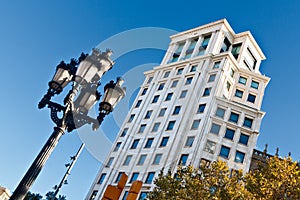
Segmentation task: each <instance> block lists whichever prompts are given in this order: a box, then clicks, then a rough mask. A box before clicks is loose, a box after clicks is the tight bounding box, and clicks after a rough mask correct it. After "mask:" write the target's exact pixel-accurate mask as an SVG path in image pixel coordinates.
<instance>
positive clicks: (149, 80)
mask: <svg viewBox="0 0 300 200" xmlns="http://www.w3.org/2000/svg"><path fill="white" fill-rule="evenodd" d="M152 80H153V76H151V77H149V79H148V81H147V84H148V83H151V81H152Z"/></svg>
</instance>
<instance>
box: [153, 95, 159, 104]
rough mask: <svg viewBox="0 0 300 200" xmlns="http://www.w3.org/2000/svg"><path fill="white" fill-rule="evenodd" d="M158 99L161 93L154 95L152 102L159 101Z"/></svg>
mask: <svg viewBox="0 0 300 200" xmlns="http://www.w3.org/2000/svg"><path fill="white" fill-rule="evenodd" d="M158 99H159V95H155V96H154V97H153V100H152V103H156V102H157V101H158Z"/></svg>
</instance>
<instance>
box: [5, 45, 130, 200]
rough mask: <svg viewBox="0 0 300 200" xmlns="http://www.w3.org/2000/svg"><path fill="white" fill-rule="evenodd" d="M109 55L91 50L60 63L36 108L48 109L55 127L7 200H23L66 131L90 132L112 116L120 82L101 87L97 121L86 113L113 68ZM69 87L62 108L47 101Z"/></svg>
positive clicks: (121, 89)
mask: <svg viewBox="0 0 300 200" xmlns="http://www.w3.org/2000/svg"><path fill="white" fill-rule="evenodd" d="M111 54H112V52H111V51H110V50H106V52H100V51H99V50H98V49H93V51H92V54H91V55H88V54H83V53H82V54H81V56H80V57H79V58H78V60H76V59H71V62H70V63H69V64H66V63H65V62H63V61H62V62H61V63H60V64H59V65H58V66H57V68H56V73H55V74H54V76H53V78H52V80H51V81H50V82H49V89H48V91H47V93H46V95H45V96H44V97H43V99H42V100H41V101H40V102H39V105H38V108H39V109H41V108H44V107H45V106H47V107H48V108H50V110H51V119H52V121H53V122H54V123H55V124H56V127H54V131H53V133H52V135H51V136H50V137H49V139H48V141H47V142H46V144H45V145H44V146H43V148H42V150H41V151H40V153H39V154H38V156H37V157H36V159H35V160H34V161H33V163H32V165H31V166H30V168H29V169H28V171H27V172H26V174H25V175H24V177H23V179H22V180H21V182H20V183H19V185H18V186H17V188H16V190H15V191H14V193H13V194H12V196H11V198H10V200H22V199H24V197H25V196H26V193H27V192H28V191H29V189H30V187H31V186H32V184H33V183H34V181H35V179H36V178H37V176H38V174H39V173H40V171H41V170H42V168H43V166H44V165H45V163H46V161H47V160H48V158H49V156H50V155H51V153H52V151H53V150H54V148H55V146H56V145H57V143H58V141H59V139H60V138H61V136H62V135H63V134H64V133H65V131H66V130H67V131H68V132H71V131H72V130H74V129H77V128H79V127H81V126H83V125H85V124H92V127H93V129H94V130H95V129H97V128H98V127H99V126H100V124H101V123H102V121H103V119H104V117H105V116H106V115H108V114H109V113H110V112H112V111H113V109H114V107H115V106H116V105H117V103H118V102H119V101H120V100H121V99H122V98H123V97H124V96H125V88H124V87H122V83H123V82H124V81H123V80H122V79H121V78H117V82H116V83H114V81H110V82H109V83H108V84H107V85H106V86H105V87H104V96H103V98H102V102H101V103H100V105H99V115H98V117H97V118H96V119H94V118H92V117H90V116H88V111H89V110H90V108H91V107H92V106H93V105H94V104H95V103H96V102H97V101H98V100H99V99H100V96H101V95H100V93H99V92H98V91H97V87H98V86H99V85H100V82H99V81H100V78H101V77H102V75H103V74H104V73H105V72H106V71H108V70H109V69H111V68H112V65H113V64H114V62H113V61H112V60H111V58H110V56H111ZM77 66H78V68H77ZM69 83H72V89H71V90H70V91H69V93H68V95H67V96H66V97H65V99H64V105H61V104H58V103H55V102H53V101H51V98H52V97H53V96H54V95H58V94H60V93H61V92H62V91H63V89H64V87H65V86H67V85H68V84H69ZM60 112H62V117H61V118H59V117H58V113H60Z"/></svg>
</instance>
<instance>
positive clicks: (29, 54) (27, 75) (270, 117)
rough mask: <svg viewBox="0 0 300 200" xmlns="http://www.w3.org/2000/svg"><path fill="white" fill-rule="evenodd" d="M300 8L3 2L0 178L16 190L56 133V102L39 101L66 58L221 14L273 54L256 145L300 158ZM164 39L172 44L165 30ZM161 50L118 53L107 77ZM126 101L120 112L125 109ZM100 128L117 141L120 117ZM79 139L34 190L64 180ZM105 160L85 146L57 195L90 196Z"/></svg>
mask: <svg viewBox="0 0 300 200" xmlns="http://www.w3.org/2000/svg"><path fill="white" fill-rule="evenodd" d="M299 8H300V1H298V0H288V1H283V0H282V1H280V0H273V1H261V0H251V1H250V0H249V1H224V0H215V1H199V0H197V1H196V0H192V1H177V0H173V1H161V0H160V1H158V0H152V1H129V2H126V1H120V0H116V1H99V0H90V1H88V0H76V1H71V0H65V1H58V0H52V1H33V0H28V1H15V0H12V1H2V2H1V6H0V27H1V29H0V30H1V31H0V61H1V62H0V63H1V64H0V66H1V78H0V85H1V92H2V93H1V99H0V102H1V103H0V122H1V126H0V155H1V161H0V185H2V186H4V187H7V188H9V189H10V190H11V191H13V190H14V189H15V188H16V186H17V184H18V182H19V181H20V180H21V178H22V177H23V175H24V173H25V172H26V170H27V169H28V167H29V166H30V164H31V162H32V161H33V159H34V158H35V156H36V155H37V154H38V152H39V150H40V149H41V147H42V146H43V145H44V143H45V142H46V140H47V138H48V137H49V135H50V134H51V132H52V129H53V126H54V124H53V123H52V122H51V120H50V115H49V110H47V109H43V110H38V109H37V104H38V102H39V100H40V99H41V98H42V96H43V95H44V94H45V92H46V90H47V83H48V81H49V80H50V79H51V78H52V75H53V73H54V71H55V67H56V65H57V64H58V63H59V62H60V61H61V60H62V59H63V60H66V61H68V60H69V59H70V58H72V57H78V56H79V55H80V53H81V52H82V51H84V52H90V50H91V49H92V48H93V47H95V46H97V45H98V44H100V43H101V42H103V41H104V40H106V39H107V38H110V37H112V36H114V35H116V34H118V33H121V32H123V31H126V30H131V29H134V28H141V27H160V28H167V29H171V30H175V31H184V30H187V29H190V28H194V27H197V26H200V25H203V24H206V23H210V22H213V21H216V20H219V19H222V18H226V19H227V20H228V22H229V23H230V25H231V26H232V28H233V29H234V31H235V32H236V33H239V32H243V31H247V30H250V31H251V32H252V34H253V36H254V38H255V39H256V41H257V42H258V44H259V45H260V47H261V49H262V50H263V52H264V53H265V55H266V57H267V60H265V61H263V63H262V65H261V71H262V73H263V74H266V75H267V76H269V77H271V81H270V83H269V85H268V87H267V89H266V92H265V98H264V103H263V106H262V110H264V111H266V113H267V114H266V115H265V118H264V119H263V122H262V127H261V132H260V136H259V140H258V144H257V148H258V149H260V150H263V148H264V144H265V143H268V144H269V152H270V153H275V149H276V147H279V148H280V151H279V153H280V155H282V156H285V155H287V154H288V152H292V157H293V158H294V159H295V160H299V159H300V149H299V141H300V133H299V115H298V113H300V106H299V103H297V102H299V98H300V89H299V82H298V81H299V74H300V66H299V60H298V58H299V55H298V54H299V47H300V40H299V35H300V12H299ZM165 42H166V44H167V43H168V42H169V38H168V36H166V38H165ZM126 45H128V44H127V43H126V42H124V43H120V44H119V46H118V45H117V46H116V47H115V48H117V49H113V50H115V51H118V48H125V49H126V47H127V46H126ZM109 47H110V46H108V48H109ZM163 54H164V51H162V50H158V49H142V50H137V51H133V52H130V53H127V54H125V55H123V56H121V57H118V58H116V65H115V66H114V68H113V69H112V70H111V71H110V72H108V73H107V74H105V78H104V77H103V85H104V84H105V83H106V82H107V81H109V80H110V79H115V77H116V76H120V75H122V74H126V73H128V72H129V71H130V70H131V69H133V68H135V67H137V66H140V65H143V64H147V63H159V62H160V61H161V59H162V57H163ZM126 81H127V83H126V84H127V85H130V84H131V85H134V84H135V82H134V81H135V79H134V78H131V79H130V80H126ZM136 87H137V86H136ZM131 94H132V93H131ZM131 94H130V95H131ZM129 98H130V99H131V100H132V99H133V98H134V97H132V96H130V97H129ZM56 100H58V101H59V100H60V99H59V98H58V99H56ZM119 109H120V108H118V107H117V108H116V111H115V112H119V113H120V111H119ZM125 114H126V113H125ZM87 128H89V127H87ZM102 128H103V131H104V133H105V134H107V135H108V137H109V139H110V140H113V139H114V137H115V135H116V134H117V132H118V125H117V123H116V122H115V119H114V117H113V116H109V117H108V118H107V119H106V120H104V122H103V126H102ZM95 134H97V133H95ZM80 144H81V140H80V138H79V137H78V133H77V132H76V131H73V132H72V133H68V134H66V135H64V136H63V137H62V139H61V140H60V142H59V144H58V146H57V148H56V149H55V150H54V152H53V154H52V155H51V157H50V159H49V160H48V162H47V163H46V166H45V168H44V169H43V170H42V172H41V174H40V176H39V177H38V179H37V181H36V182H35V184H34V186H33V187H32V191H33V192H38V193H41V194H43V195H44V194H45V193H46V192H47V191H50V190H51V188H52V187H53V186H54V185H55V184H58V183H59V181H60V179H61V177H62V176H63V174H64V172H65V170H66V169H65V167H64V164H65V163H67V162H68V161H69V156H70V155H74V154H75V153H76V151H77V149H78V148H79V146H80ZM108 144H110V143H108ZM100 165H101V162H100V161H99V159H96V158H95V156H93V155H92V154H91V153H89V151H87V150H86V149H84V151H83V152H82V154H81V155H80V157H79V159H78V162H77V163H76V165H75V167H74V168H73V171H72V173H71V175H70V177H69V179H68V182H69V184H68V185H65V186H64V187H63V188H62V190H61V192H60V194H63V195H66V196H67V198H68V199H69V200H81V199H84V197H85V195H86V194H87V192H88V189H89V188H90V186H91V184H92V182H93V181H94V178H95V176H96V174H97V172H98V170H99V167H100Z"/></svg>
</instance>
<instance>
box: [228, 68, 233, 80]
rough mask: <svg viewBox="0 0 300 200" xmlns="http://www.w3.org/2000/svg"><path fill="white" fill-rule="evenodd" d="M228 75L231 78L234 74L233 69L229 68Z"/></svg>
mask: <svg viewBox="0 0 300 200" xmlns="http://www.w3.org/2000/svg"><path fill="white" fill-rule="evenodd" d="M229 75H230V76H231V77H232V78H233V75H234V70H233V69H230V70H229Z"/></svg>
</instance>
